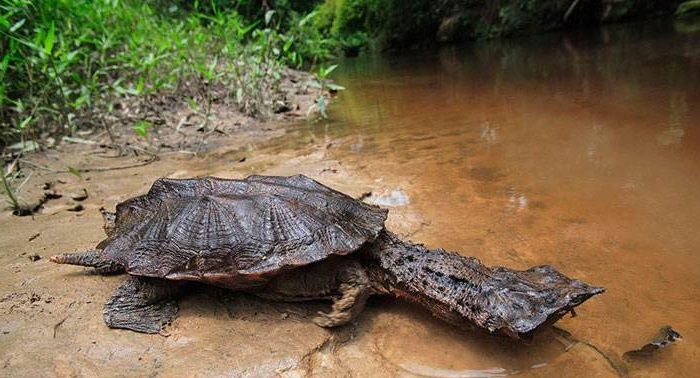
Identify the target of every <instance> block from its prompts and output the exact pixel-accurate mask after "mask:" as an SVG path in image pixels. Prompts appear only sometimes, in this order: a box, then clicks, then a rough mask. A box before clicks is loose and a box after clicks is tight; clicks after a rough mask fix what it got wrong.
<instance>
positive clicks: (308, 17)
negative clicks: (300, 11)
mask: <svg viewBox="0 0 700 378" xmlns="http://www.w3.org/2000/svg"><path fill="white" fill-rule="evenodd" d="M317 14H318V11H317V10H316V11H313V12H311V13H309V14H307V15H306V16H304V18H302V19H301V20H299V27H302V26H304V25H306V23H307V22H309V21H310V20H311V19H312V18H314V17H316V15H317Z"/></svg>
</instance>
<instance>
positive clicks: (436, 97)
mask: <svg viewBox="0 0 700 378" xmlns="http://www.w3.org/2000/svg"><path fill="white" fill-rule="evenodd" d="M690 29H692V27H689V26H688V25H683V24H675V25H674V24H673V23H671V22H659V23H647V24H630V25H621V26H612V27H607V28H604V29H589V30H583V31H577V32H570V33H566V34H549V35H543V36H537V37H533V38H526V39H513V40H508V41H498V42H489V43H482V44H473V45H466V46H460V47H449V48H443V49H441V50H439V51H435V52H431V53H418V52H416V53H406V54H402V55H400V56H381V57H369V58H361V59H356V60H348V61H346V62H343V63H342V67H341V69H339V71H340V72H339V73H338V75H337V76H336V78H335V79H336V81H337V82H339V83H341V84H343V85H345V86H346V87H347V89H348V90H347V91H345V92H344V93H342V94H341V95H340V96H339V97H338V101H337V102H336V103H335V104H334V106H333V109H332V116H331V118H332V119H333V120H334V121H333V122H330V123H328V124H318V125H314V126H304V127H308V128H309V130H308V132H310V133H312V134H313V135H314V137H316V138H325V139H327V140H328V141H329V142H331V143H332V148H331V150H330V151H332V155H333V156H334V157H335V158H337V159H339V160H340V161H341V162H343V164H346V165H349V166H351V167H353V168H354V169H358V170H362V171H364V172H365V173H368V174H370V175H372V176H373V177H376V178H377V180H385V179H386V180H390V181H391V182H393V183H397V190H400V193H404V194H405V195H406V196H407V199H408V202H409V204H410V205H409V206H414V207H415V208H416V209H417V211H419V212H420V213H421V214H422V215H423V216H424V217H425V219H427V220H429V222H428V224H427V225H426V226H425V227H424V228H423V229H422V230H421V231H420V232H419V233H418V234H416V235H414V236H413V237H412V238H413V239H414V240H421V241H424V242H426V243H427V244H428V245H429V246H431V247H437V246H442V247H445V248H447V249H452V250H457V251H461V252H462V253H465V254H469V255H474V256H477V257H479V258H481V259H482V260H484V261H485V262H487V263H489V264H499V265H508V266H511V267H516V268H526V267H528V266H531V265H538V264H553V265H554V266H556V267H557V268H559V269H561V270H562V271H564V272H565V273H567V274H570V275H572V276H574V277H578V278H581V279H584V280H586V281H588V282H591V283H593V284H597V285H602V286H605V287H606V288H607V289H608V292H607V293H605V294H604V295H602V296H599V297H597V298H594V299H592V300H591V301H590V302H588V303H586V304H585V305H583V306H582V307H581V308H580V311H579V315H580V316H578V317H577V318H575V319H565V320H563V321H562V322H560V323H559V324H560V326H561V328H563V329H566V330H567V331H568V332H571V334H572V335H573V336H574V337H575V338H577V339H580V340H585V341H587V342H588V343H590V344H592V345H595V346H596V347H597V348H598V349H600V350H601V351H602V352H603V353H604V354H606V355H607V356H608V358H610V359H612V360H613V364H615V365H617V367H618V368H619V369H622V370H627V371H628V372H630V373H632V374H635V375H642V376H644V375H647V374H651V375H657V374H661V375H666V374H667V375H669V376H683V375H685V376H693V375H695V374H697V373H698V368H700V343H699V342H698V339H699V338H700V300H699V299H700V232H699V230H700V106H699V105H700V33H698V32H693V31H692V30H690ZM665 324H670V325H672V326H673V327H674V328H676V329H677V330H678V331H679V332H680V333H681V334H682V335H683V336H684V339H683V340H682V341H681V342H680V343H678V344H677V345H674V346H673V347H671V348H669V349H667V350H664V351H663V352H662V353H659V354H658V355H657V356H654V357H652V358H650V359H649V360H648V361H637V362H631V363H630V362H625V361H623V359H621V358H620V356H621V355H622V353H624V352H625V351H627V350H630V349H633V348H636V347H639V346H641V344H643V343H644V342H645V340H647V339H649V338H650V337H651V336H653V335H654V333H655V331H656V330H657V329H658V328H659V327H661V326H663V325H665ZM440 330H442V333H445V331H444V329H442V328H441V329H440ZM393 332H394V333H395V334H399V335H400V334H401V332H402V330H401V329H400V327H398V326H397V329H395V330H394V331H393ZM436 332H437V331H436ZM404 333H405V335H402V336H400V337H398V336H395V337H393V338H392V337H389V338H388V339H387V340H388V341H386V343H385V344H386V345H384V346H383V347H384V348H387V350H388V351H387V352H386V354H388V355H393V356H394V357H393V358H394V359H395V361H394V362H395V363H397V364H399V365H401V366H409V367H413V368H414V370H416V372H417V373H418V374H427V375H431V374H432V375H441V376H465V375H469V374H472V373H469V372H481V373H478V374H482V373H483V374H486V375H489V374H491V373H494V374H496V375H499V374H501V373H506V372H510V371H514V370H520V371H522V370H523V369H529V368H531V367H532V366H534V367H536V368H543V370H540V369H538V370H537V371H541V372H542V373H541V374H545V375H550V374H557V373H561V374H564V375H572V376H588V375H589V374H592V375H595V374H594V372H595V370H590V369H591V366H589V365H588V364H587V363H583V362H581V361H579V360H576V361H578V362H576V363H573V364H572V365H571V366H570V367H569V368H567V371H566V372H564V371H558V372H555V371H551V370H549V371H547V370H546V366H547V363H548V361H547V360H548V358H550V357H551V355H552V354H553V353H554V354H556V353H565V349H562V348H559V347H554V346H553V345H551V343H552V342H553V341H552V340H553V339H556V338H558V336H552V335H550V336H549V338H548V337H547V336H543V337H542V338H541V339H540V341H539V342H536V343H535V345H532V346H529V347H527V348H529V349H527V348H526V349H525V350H522V349H518V351H516V352H514V351H513V350H508V351H503V350H502V348H499V347H493V346H491V347H485V346H484V345H482V344H479V343H471V342H470V341H468V340H467V341H464V342H462V343H461V344H460V342H461V340H460V339H468V335H461V336H451V337H448V338H447V340H444V339H441V337H443V336H444V335H440V334H435V332H427V333H425V332H424V333H420V332H418V333H416V332H411V331H406V332H404ZM397 337H398V338H397ZM406 345H411V346H412V347H411V348H408V347H406ZM499 345H502V344H499ZM391 348H394V351H395V353H394V354H392V352H391ZM552 348H555V349H556V348H559V349H557V350H558V351H552ZM456 350H459V351H460V352H459V353H458V354H457V355H455V351H456ZM590 363H591V364H594V362H593V361H591V362H590ZM559 368H560V367H559ZM494 369H495V370H494ZM499 369H502V370H499ZM568 369H571V370H568ZM529 371H530V372H532V371H534V370H529ZM465 372H467V373H465ZM475 374H477V373H475ZM478 374H477V375H478ZM538 374H540V373H538Z"/></svg>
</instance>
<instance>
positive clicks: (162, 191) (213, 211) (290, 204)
mask: <svg viewBox="0 0 700 378" xmlns="http://www.w3.org/2000/svg"><path fill="white" fill-rule="evenodd" d="M385 219H386V210H383V209H380V208H378V207H374V206H370V205H367V204H364V203H362V202H360V201H357V200H355V199H353V198H351V197H349V196H347V195H345V194H342V193H340V192H337V191H335V190H333V189H330V188H328V187H326V186H324V185H322V184H320V183H318V182H316V181H314V180H312V179H310V178H308V177H306V176H302V175H299V176H292V177H274V176H250V177H247V178H245V179H243V180H227V179H219V178H214V177H206V178H198V179H185V180H173V179H159V180H156V182H155V183H153V186H152V187H151V189H150V190H149V192H148V193H147V194H145V195H143V196H139V197H135V198H132V199H129V200H127V201H125V202H122V203H120V204H119V205H117V216H116V231H115V233H114V234H113V235H112V236H111V237H109V238H108V239H106V240H104V241H103V242H101V243H100V244H99V245H98V248H100V249H102V250H103V256H104V257H106V258H109V259H112V260H115V261H117V262H119V263H121V264H123V265H124V266H126V269H127V272H129V273H130V274H135V275H143V276H152V277H162V278H168V279H176V280H181V279H184V280H194V281H206V282H209V283H212V284H217V285H221V286H227V287H240V286H249V285H251V284H255V282H264V281H266V279H268V278H269V277H271V276H274V275H275V274H276V273H277V272H280V271H283V270H286V269H290V268H293V267H298V266H303V265H307V264H310V263H313V262H316V261H319V260H323V259H325V258H327V257H328V256H331V255H346V254H349V253H352V252H353V251H355V250H357V249H358V248H359V247H360V246H362V245H363V244H364V243H366V242H368V241H372V240H374V239H375V238H376V237H377V235H378V233H379V232H380V231H381V230H382V229H383V228H384V221H385Z"/></svg>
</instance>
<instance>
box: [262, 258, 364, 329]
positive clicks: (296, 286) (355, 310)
mask: <svg viewBox="0 0 700 378" xmlns="http://www.w3.org/2000/svg"><path fill="white" fill-rule="evenodd" d="M258 295H260V296H261V297H264V298H268V299H275V300H284V301H303V300H314V299H322V298H331V299H332V300H333V305H332V307H331V311H330V312H327V313H325V312H319V314H318V316H317V317H316V318H314V320H313V321H314V323H316V324H317V325H319V326H321V327H337V326H341V325H344V324H347V323H348V322H350V321H351V320H353V319H354V318H355V317H357V315H358V314H359V313H360V312H362V310H363V309H364V307H365V302H366V301H367V297H369V295H370V285H369V278H368V277H367V272H365V269H364V268H363V267H362V266H361V265H360V264H359V263H358V262H357V261H353V260H348V259H331V260H328V261H323V262H321V263H318V264H315V265H312V266H309V267H306V268H300V269H295V270H293V271H290V272H287V273H285V274H283V275H281V276H278V277H277V278H275V279H273V280H272V281H271V282H270V283H269V284H268V285H267V287H266V290H265V292H262V293H258Z"/></svg>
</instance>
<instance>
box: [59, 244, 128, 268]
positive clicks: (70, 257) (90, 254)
mask: <svg viewBox="0 0 700 378" xmlns="http://www.w3.org/2000/svg"><path fill="white" fill-rule="evenodd" d="M49 261H51V262H55V263H56V264H70V265H81V266H88V267H92V268H95V271H96V272H97V273H99V274H119V273H124V266H123V265H122V264H119V263H118V262H115V261H112V260H107V259H104V258H102V257H101V256H100V251H99V250H90V251H87V252H81V253H61V254H59V255H53V256H51V257H50V258H49Z"/></svg>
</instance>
